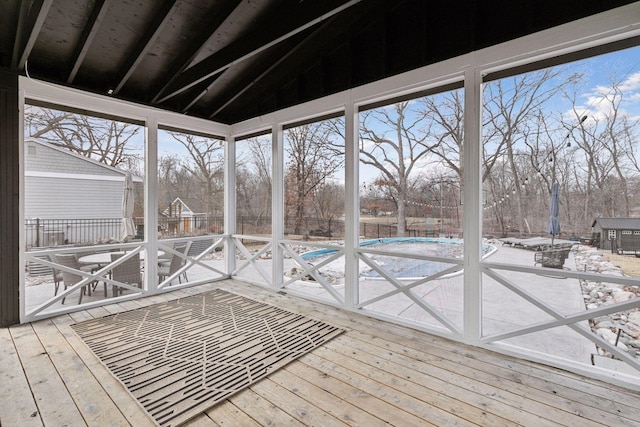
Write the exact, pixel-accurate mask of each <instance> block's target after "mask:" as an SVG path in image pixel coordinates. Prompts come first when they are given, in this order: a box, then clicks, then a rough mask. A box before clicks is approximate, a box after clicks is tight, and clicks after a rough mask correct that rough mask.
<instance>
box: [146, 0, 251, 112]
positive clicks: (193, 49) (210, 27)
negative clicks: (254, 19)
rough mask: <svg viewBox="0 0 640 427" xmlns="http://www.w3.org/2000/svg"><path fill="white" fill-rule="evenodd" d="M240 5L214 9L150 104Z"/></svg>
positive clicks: (233, 3)
mask: <svg viewBox="0 0 640 427" xmlns="http://www.w3.org/2000/svg"><path fill="white" fill-rule="evenodd" d="M241 3H242V0H235V1H229V2H225V3H224V5H223V6H221V7H220V8H218V9H216V13H212V14H211V15H212V16H211V19H209V20H207V21H206V22H205V23H204V25H202V27H201V28H200V30H199V31H198V32H197V33H198V36H197V37H196V38H195V40H193V41H192V42H190V44H189V45H188V46H187V47H186V48H185V49H183V51H182V52H183V53H182V55H180V56H179V57H178V58H177V59H176V60H175V61H174V63H173V64H172V66H171V67H169V69H168V70H167V72H166V73H165V74H164V76H165V77H164V78H163V80H162V82H161V83H160V84H159V85H158V87H157V88H156V89H155V90H154V91H153V93H154V94H155V95H153V97H152V98H151V99H150V103H151V104H155V103H157V102H158V98H159V97H160V96H161V95H162V94H163V93H164V91H165V90H166V89H167V87H169V85H170V84H171V83H173V81H174V80H175V79H176V78H177V77H178V76H179V75H180V73H182V72H183V71H184V70H185V68H187V67H188V66H189V65H190V64H191V62H192V61H193V59H194V58H195V57H196V56H197V55H198V53H199V52H200V51H201V50H202V48H203V47H204V45H205V43H206V42H207V40H209V38H211V36H212V35H213V34H214V33H215V32H216V30H217V29H218V28H219V27H220V25H222V24H223V23H224V22H225V21H226V20H227V18H228V17H229V15H231V13H232V12H233V11H234V10H235V9H236V8H237V7H238V6H240V4H241Z"/></svg>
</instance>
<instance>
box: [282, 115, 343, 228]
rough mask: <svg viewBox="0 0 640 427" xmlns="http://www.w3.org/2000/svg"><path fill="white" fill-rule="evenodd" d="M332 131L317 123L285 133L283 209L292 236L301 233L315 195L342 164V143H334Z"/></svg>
mask: <svg viewBox="0 0 640 427" xmlns="http://www.w3.org/2000/svg"><path fill="white" fill-rule="evenodd" d="M335 120H338V119H334V120H329V122H333V121H335ZM334 129H335V124H333V123H331V124H328V123H327V122H317V123H311V124H307V125H302V126H297V127H294V128H290V129H287V130H286V132H285V139H286V144H285V153H286V154H287V157H288V160H287V164H286V169H285V194H284V197H285V210H286V214H287V215H289V216H293V217H294V218H295V219H294V234H302V233H301V231H302V224H303V221H304V217H305V216H306V215H307V214H308V210H309V209H310V208H311V203H312V198H313V196H314V194H315V192H316V191H317V190H318V188H319V187H320V186H322V185H323V184H324V183H325V182H326V180H327V178H329V177H331V176H332V175H333V174H334V173H335V172H337V171H338V170H339V169H340V168H342V167H343V165H344V155H343V152H344V144H343V142H342V141H340V142H335V141H334V137H335V133H334Z"/></svg>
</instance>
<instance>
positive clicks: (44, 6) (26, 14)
mask: <svg viewBox="0 0 640 427" xmlns="http://www.w3.org/2000/svg"><path fill="white" fill-rule="evenodd" d="M52 2H53V0H35V1H32V2H29V1H26V0H25V1H23V2H22V3H21V5H20V16H19V17H18V26H17V28H16V38H15V40H14V45H13V54H12V57H11V68H13V69H16V70H22V69H23V68H24V66H25V63H26V62H27V59H28V58H29V54H31V50H32V49H33V45H34V44H35V43H36V39H37V38H38V34H40V29H41V28H42V25H43V24H44V20H45V18H46V17H47V13H48V12H49V8H50V7H51V3H52Z"/></svg>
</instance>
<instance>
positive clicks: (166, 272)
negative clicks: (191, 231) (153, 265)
mask: <svg viewBox="0 0 640 427" xmlns="http://www.w3.org/2000/svg"><path fill="white" fill-rule="evenodd" d="M190 247H191V242H186V243H176V245H175V246H174V248H173V249H174V250H175V251H177V252H180V253H181V254H185V255H186V254H187V253H188V252H189V248H190ZM186 263H187V260H186V259H185V258H182V257H180V256H177V255H174V254H172V255H171V259H170V260H169V263H168V265H167V264H163V265H160V266H159V267H158V279H159V280H160V282H162V281H163V280H164V279H166V278H167V277H169V276H171V275H172V274H173V273H175V272H176V271H178V270H179V269H180V268H182V267H183V266H185V265H186ZM182 277H184V280H185V281H188V278H187V273H186V272H182V273H181V274H180V275H179V276H178V282H179V283H182Z"/></svg>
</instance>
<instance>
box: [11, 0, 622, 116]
mask: <svg viewBox="0 0 640 427" xmlns="http://www.w3.org/2000/svg"><path fill="white" fill-rule="evenodd" d="M628 3H633V0H580V1H576V0H535V1H534V0H528V1H527V0H520V1H514V0H2V1H1V2H0V66H1V67H3V68H4V69H5V70H6V69H9V70H11V71H14V72H18V73H20V74H22V75H28V76H30V77H32V78H36V79H41V80H44V81H49V82H54V83H57V84H61V85H66V86H70V87H74V88H78V89H82V90H86V91H90V92H96V93H100V94H109V95H111V96H113V97H116V98H120V99H125V100H130V101H134V102H137V103H141V104H145V105H151V106H155V107H158V108H162V109H166V110H171V111H176V112H180V113H184V114H187V115H191V116H196V117H201V118H205V119H210V120H214V121H217V122H221V123H227V124H231V123H236V122H239V121H242V120H245V119H249V118H252V117H256V116H259V115H261V114H265V113H268V112H272V111H275V110H278V109H281V108H285V107H289V106H292V105H296V104H299V103H301V102H305V101H309V100H312V99H316V98H319V97H322V96H325V95H329V94H331V93H335V92H338V91H342V90H345V89H348V88H352V87H355V86H359V85H362V84H364V83H369V82H372V81H375V80H379V79H382V78H385V77H388V76H391V75H394V74H398V73H401V72H403V71H407V70H411V69H415V68H418V67H421V66H424V65H428V64H431V63H434V62H438V61H441V60H444V59H447V58H451V57H454V56H458V55H461V54H464V53H468V52H471V51H474V50H477V49H481V48H484V47H487V46H491V45H494V44H496V43H500V42H503V41H507V40H510V39H514V38H517V37H520V36H523V35H527V34H530V33H534V32H537V31H540V30H544V29H546V28H550V27H553V26H556V25H560V24H563V23H566V22H569V21H573V20H576V19H579V18H583V17H586V16H589V15H593V14H595V13H599V12H603V11H605V10H608V9H612V8H614V7H618V6H622V5H625V4H628Z"/></svg>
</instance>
